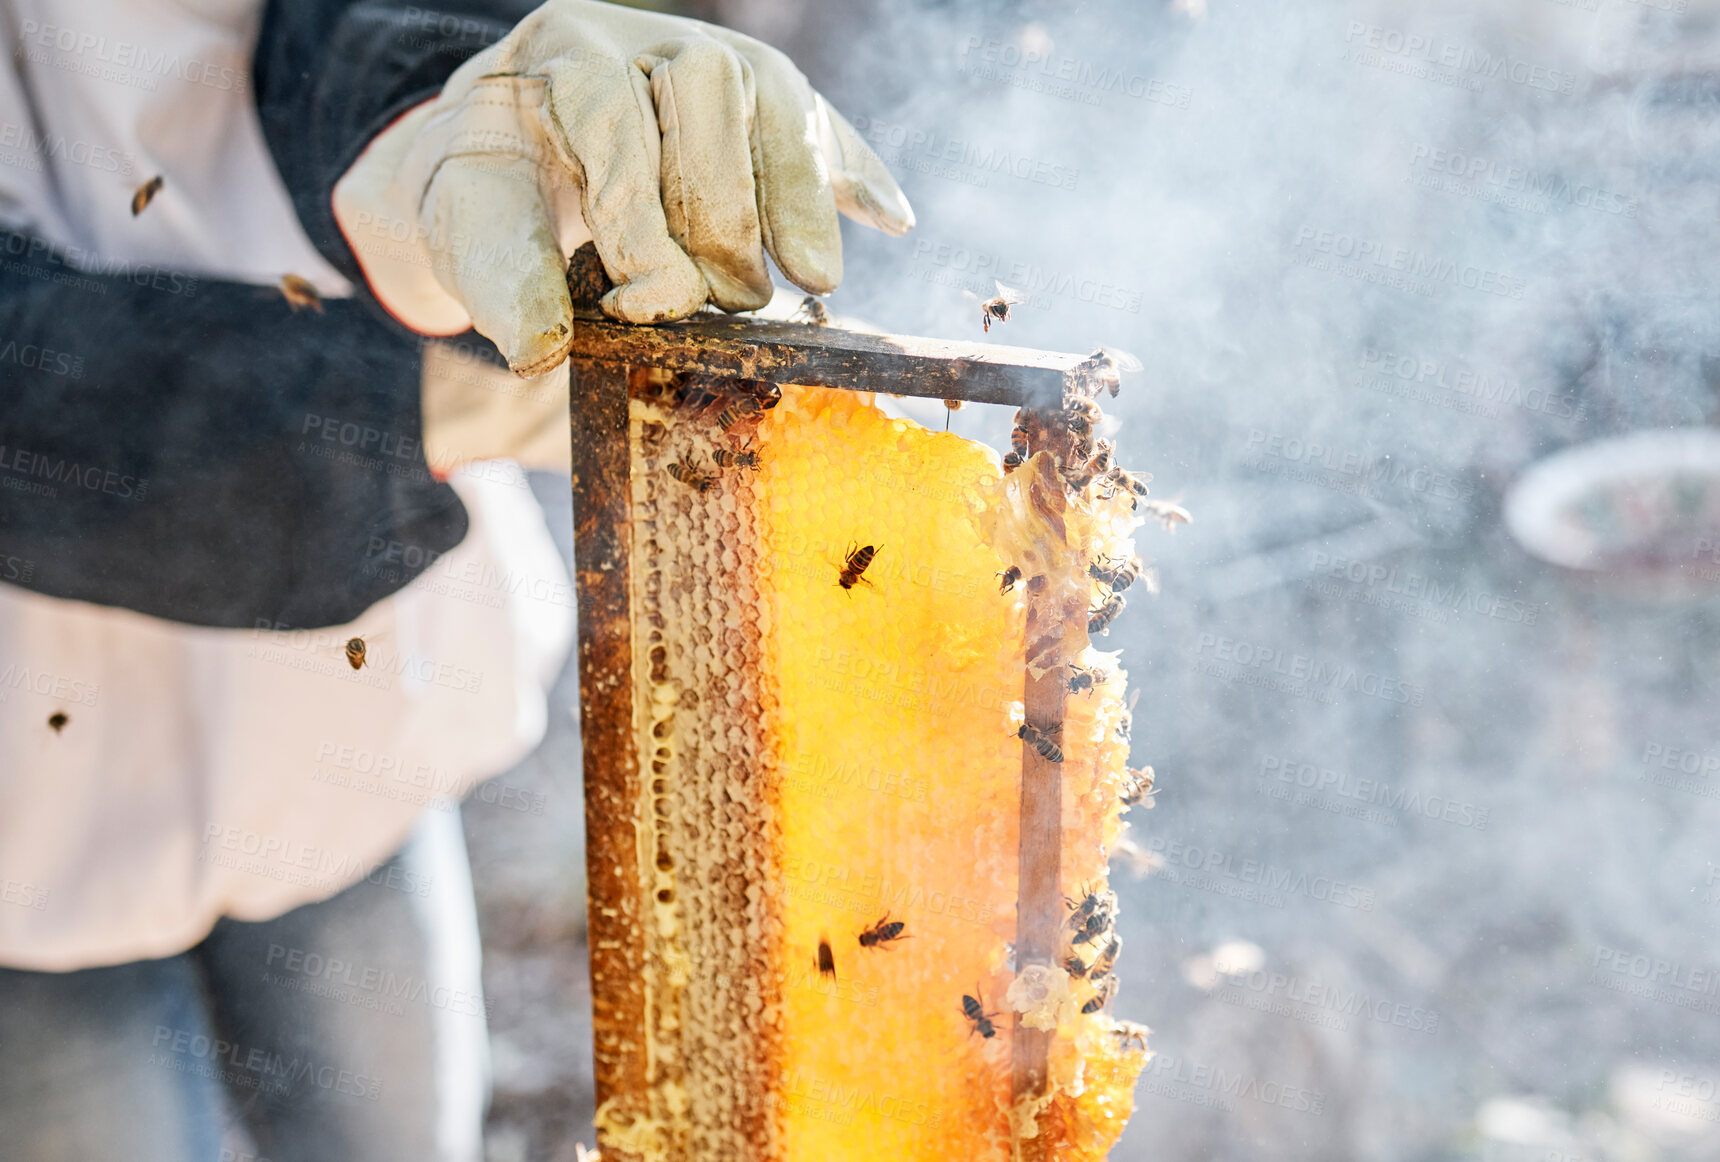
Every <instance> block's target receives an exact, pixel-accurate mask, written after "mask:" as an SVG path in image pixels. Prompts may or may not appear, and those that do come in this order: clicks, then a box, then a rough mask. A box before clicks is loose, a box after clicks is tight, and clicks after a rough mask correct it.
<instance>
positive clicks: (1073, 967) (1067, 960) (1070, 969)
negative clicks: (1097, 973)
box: [1063, 952, 1087, 980]
mask: <svg viewBox="0 0 1720 1162" xmlns="http://www.w3.org/2000/svg"><path fill="white" fill-rule="evenodd" d="M1063 971H1064V972H1066V973H1068V974H1069V975H1070V977H1072V978H1073V979H1075V980H1080V979H1081V978H1082V977H1084V976H1086V975H1087V965H1086V963H1085V962H1083V961H1082V959H1081V958H1080V957H1079V956H1076V955H1075V954H1074V953H1073V952H1071V953H1070V954H1069V955H1068V956H1066V957H1064V958H1063Z"/></svg>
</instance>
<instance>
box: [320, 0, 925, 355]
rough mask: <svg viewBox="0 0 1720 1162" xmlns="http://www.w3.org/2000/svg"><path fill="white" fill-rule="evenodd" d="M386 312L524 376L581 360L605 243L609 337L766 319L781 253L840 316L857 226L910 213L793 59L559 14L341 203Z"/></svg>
mask: <svg viewBox="0 0 1720 1162" xmlns="http://www.w3.org/2000/svg"><path fill="white" fill-rule="evenodd" d="M334 204H335V215H336V217H337V219H338V220H339V221H340V223H341V227H342V229H343V230H344V231H345V233H346V235H347V238H348V240H349V242H350V243H351V244H352V246H353V249H354V252H355V254H356V255H357V256H358V259H359V262H360V265H361V266H362V267H363V269H364V272H365V275H366V277H367V279H368V280H369V282H370V284H371V288H372V290H373V291H374V292H375V293H376V295H377V297H378V298H379V299H380V300H381V301H382V302H383V304H384V305H385V306H387V307H388V308H389V309H390V310H391V311H392V312H393V313H394V314H395V315H396V316H397V317H399V318H400V319H401V320H402V321H403V322H405V323H406V324H407V325H409V326H411V327H413V328H414V329H416V330H419V331H421V332H423V333H426V334H444V335H445V334H452V333H455V332H458V331H460V330H464V329H465V327H466V326H468V325H470V326H475V327H476V328H477V329H478V330H479V331H480V332H482V333H483V334H485V335H487V336H489V337H490V338H491V339H492V340H493V341H494V342H495V343H496V345H497V346H498V347H499V348H500V349H501V351H502V352H503V354H504V355H505V356H506V357H507V359H508V363H509V366H511V367H513V368H514V370H515V371H518V372H520V373H521V374H539V373H541V372H543V371H546V370H548V369H549V368H551V367H554V366H555V365H556V364H558V363H559V362H561V360H562V359H563V358H564V357H565V356H566V353H567V350H568V346H569V344H570V343H571V333H570V331H569V324H570V322H571V319H572V308H571V304H570V301H569V299H568V294H567V288H566V285H565V283H564V281H563V271H564V269H565V266H566V258H567V256H568V255H571V254H572V253H573V251H574V250H575V249H576V248H578V246H580V245H581V244H582V243H583V242H585V241H586V240H587V239H591V240H593V241H594V242H595V243H596V246H597V252H598V255H599V257H600V258H601V259H602V261H603V265H604V268H605V270H606V271H607V273H608V275H609V277H610V279H611V280H612V281H613V282H614V283H615V284H616V285H615V288H614V289H613V290H611V291H610V292H609V293H608V294H607V295H605V296H604V299H603V309H604V311H605V312H606V313H608V314H609V315H611V316H613V317H615V318H617V319H623V320H625V321H628V322H635V323H653V322H661V321H663V320H667V319H675V318H681V317H683V316H686V315H688V314H691V313H692V312H694V311H696V310H698V309H699V307H700V306H702V305H703V304H704V303H705V302H707V301H709V302H713V303H715V304H716V305H717V306H719V307H722V308H723V309H725V310H751V309H755V308H757V307H761V306H763V305H764V304H765V303H766V302H767V301H768V300H769V298H770V293H771V286H770V277H769V275H768V273H767V270H766V266H765V261H764V255H765V252H766V251H767V250H768V251H769V253H770V255H771V257H772V258H774V259H775V260H776V263H777V265H778V266H779V267H781V269H782V271H783V273H784V274H786V275H787V276H788V277H789V278H790V279H792V280H793V281H794V282H795V283H796V284H798V285H799V286H800V287H802V288H803V289H805V290H808V291H812V292H814V293H819V294H824V293H828V292H829V291H831V290H833V289H834V288H835V287H836V285H837V283H838V282H840V281H841V278H842V242H841V234H840V231H839V230H838V227H837V217H836V215H837V213H838V212H841V213H844V214H846V215H848V216H849V217H851V218H854V219H855V220H857V221H860V222H864V223H865V224H867V225H869V226H873V227H875V228H877V229H880V230H884V231H886V232H887V233H890V234H902V233H904V232H906V231H907V230H908V229H909V228H911V227H912V226H913V224H914V215H913V211H912V210H911V209H910V208H909V206H908V203H907V199H906V198H905V197H903V195H902V191H901V190H900V188H898V187H897V185H896V183H895V181H894V179H892V178H891V177H890V175H889V173H888V171H886V170H885V168H884V165H883V163H882V162H881V161H879V159H878V157H877V155H876V154H874V153H873V152H872V150H871V149H870V148H869V147H868V146H867V145H866V143H865V142H864V141H862V140H861V138H860V136H859V134H857V133H856V132H855V131H854V129H853V127H852V126H850V125H849V124H848V123H847V122H846V121H845V120H843V119H842V117H841V116H840V115H839V114H837V113H836V112H835V111H834V110H832V109H831V108H830V107H829V105H827V104H826V103H825V101H824V99H823V98H822V97H820V96H819V95H818V94H817V93H816V92H815V91H813V89H812V87H811V86H810V85H808V84H807V82H806V78H805V77H803V76H802V75H801V74H800V72H799V71H798V70H797V69H795V67H794V66H793V64H791V63H790V62H789V60H788V59H787V58H786V57H785V56H783V55H782V54H781V53H779V52H777V51H776V50H774V49H771V48H769V47H767V46H765V45H763V44H760V43H759V42H758V41H755V40H752V39H751V38H749V37H745V36H741V35H739V34H738V33H733V32H730V31H728V30H726V29H722V28H717V27H714V26H712V25H708V24H702V23H700V22H698V21H693V20H684V19H681V18H677V17H670V16H663V15H660V14H657V13H650V12H641V11H636V10H633V9H627V8H619V7H612V6H610V5H607V4H599V3H593V2H590V0H551V2H550V3H548V4H545V5H544V6H543V7H542V8H539V9H538V10H537V11H535V12H534V13H532V14H531V15H530V16H528V17H527V18H526V19H525V20H523V21H521V23H520V24H519V25H518V26H516V27H515V28H514V30H513V31H512V32H510V33H509V34H508V35H507V36H506V37H504V38H503V39H502V40H501V41H499V42H498V43H496V44H495V45H492V46H491V47H490V48H488V49H486V50H484V51H483V52H481V53H479V54H478V55H477V56H475V57H473V58H472V59H471V60H469V61H467V62H466V63H465V64H464V65H462V66H461V67H460V68H459V69H458V70H457V71H456V72H455V74H454V75H453V76H452V77H451V78H450V79H449V81H448V83H447V85H446V86H445V87H444V88H443V91H442V94H441V96H439V97H438V98H437V99H436V100H434V101H431V102H428V103H426V104H425V105H421V106H419V107H418V108H417V109H414V110H413V111H411V112H410V113H408V114H406V115H405V116H404V117H402V118H401V119H400V120H398V121H396V122H395V123H394V124H393V125H391V126H390V127H389V128H388V129H386V130H385V131H384V132H383V133H381V134H380V135H379V136H378V137H377V138H376V139H375V140H374V141H373V142H372V143H371V145H370V147H369V148H368V149H367V150H366V151H365V153H364V154H363V155H362V156H361V157H360V158H359V160H358V161H357V162H355V163H354V165H353V166H352V168H351V169H350V170H348V172H347V173H346V175H345V176H344V177H343V178H342V179H341V181H340V183H339V184H338V185H337V186H336V189H335V199H334Z"/></svg>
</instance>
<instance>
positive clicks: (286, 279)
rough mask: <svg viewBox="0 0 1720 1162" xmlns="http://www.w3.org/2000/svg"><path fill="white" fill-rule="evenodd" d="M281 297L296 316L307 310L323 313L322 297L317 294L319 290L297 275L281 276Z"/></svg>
mask: <svg viewBox="0 0 1720 1162" xmlns="http://www.w3.org/2000/svg"><path fill="white" fill-rule="evenodd" d="M281 295H282V297H283V298H285V299H286V300H287V305H288V306H289V307H291V308H293V312H294V313H295V314H296V313H297V312H299V311H303V310H306V309H309V310H313V311H315V312H316V313H317V314H319V315H320V314H322V313H323V305H322V296H321V295H319V294H317V288H316V287H314V286H312V285H311V284H310V282H309V281H308V280H306V279H302V278H300V277H299V276H298V275H296V274H283V275H282V276H281Z"/></svg>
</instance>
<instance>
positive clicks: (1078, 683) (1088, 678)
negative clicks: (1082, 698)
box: [1069, 665, 1111, 696]
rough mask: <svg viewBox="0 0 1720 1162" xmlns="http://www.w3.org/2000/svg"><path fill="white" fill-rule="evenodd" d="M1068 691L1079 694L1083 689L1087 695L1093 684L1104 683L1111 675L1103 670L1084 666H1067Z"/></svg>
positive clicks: (1091, 691)
mask: <svg viewBox="0 0 1720 1162" xmlns="http://www.w3.org/2000/svg"><path fill="white" fill-rule="evenodd" d="M1069 675H1070V676H1069V693H1071V694H1080V693H1082V692H1083V691H1085V692H1086V693H1087V694H1088V695H1089V696H1091V695H1092V693H1093V687H1094V686H1095V685H1101V686H1102V685H1104V684H1105V683H1106V682H1109V681H1110V680H1111V675H1110V674H1109V673H1107V672H1106V671H1104V670H1089V669H1087V668H1086V667H1084V666H1076V665H1071V666H1070V667H1069Z"/></svg>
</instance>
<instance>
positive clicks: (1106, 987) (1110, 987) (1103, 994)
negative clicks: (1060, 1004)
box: [1081, 976, 1117, 1013]
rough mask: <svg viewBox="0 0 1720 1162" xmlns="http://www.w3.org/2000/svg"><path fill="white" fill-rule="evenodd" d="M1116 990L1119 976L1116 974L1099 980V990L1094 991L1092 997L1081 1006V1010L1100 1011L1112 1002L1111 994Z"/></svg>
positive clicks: (1087, 1011)
mask: <svg viewBox="0 0 1720 1162" xmlns="http://www.w3.org/2000/svg"><path fill="white" fill-rule="evenodd" d="M1116 990H1117V978H1116V977H1114V976H1107V977H1106V978H1105V979H1104V980H1102V981H1100V982H1099V991H1098V992H1096V993H1094V994H1093V996H1092V998H1091V999H1090V1000H1089V1001H1088V1002H1087V1003H1086V1004H1084V1005H1082V1006H1081V1011H1082V1012H1083V1013H1096V1012H1098V1011H1099V1010H1100V1009H1102V1008H1104V1007H1105V1006H1106V1005H1108V1004H1110V1003H1111V994H1112V993H1113V992H1115V991H1116Z"/></svg>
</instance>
